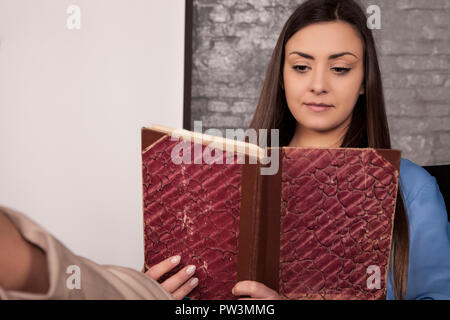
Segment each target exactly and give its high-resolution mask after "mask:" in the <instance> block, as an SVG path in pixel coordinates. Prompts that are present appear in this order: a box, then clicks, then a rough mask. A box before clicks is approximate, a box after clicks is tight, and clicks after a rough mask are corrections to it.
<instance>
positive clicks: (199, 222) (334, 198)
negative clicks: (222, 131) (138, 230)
mask: <svg viewBox="0 0 450 320" xmlns="http://www.w3.org/2000/svg"><path fill="white" fill-rule="evenodd" d="M142 142H143V143H142V149H143V150H142V160H143V200H144V246H145V262H146V265H147V266H151V265H154V264H156V263H158V262H160V261H162V260H163V259H165V258H167V257H170V256H172V255H176V254H180V255H181V256H182V263H181V264H180V267H181V265H183V266H184V265H187V264H195V265H196V266H197V271H196V276H197V277H198V278H199V280H200V281H199V285H198V287H197V288H196V289H194V291H193V292H192V293H191V294H190V297H191V298H193V299H233V296H232V294H231V289H232V287H233V286H234V284H235V283H236V281H239V280H246V279H249V280H257V281H261V282H263V283H265V284H266V285H268V286H269V287H271V288H273V289H275V290H277V291H278V292H280V294H282V295H283V296H285V297H288V298H293V299H294V298H295V299H385V297H386V285H387V272H388V263H389V254H390V246H391V238H392V227H393V221H394V211H395V202H396V195H397V186H398V171H399V164H400V156H401V152H400V151H398V150H374V149H300V148H281V149H280V150H279V151H280V152H279V153H278V155H279V160H280V170H279V171H278V173H277V174H276V175H274V176H262V175H260V174H259V169H260V167H261V166H262V165H261V164H248V163H249V161H248V158H247V159H246V160H247V161H245V164H239V163H238V161H237V160H238V158H239V156H238V155H236V154H229V153H226V152H224V151H221V150H216V151H217V152H218V154H219V157H221V158H222V159H223V163H224V164H211V165H208V164H205V163H203V164H194V158H193V157H192V160H193V161H192V162H193V163H192V164H179V165H176V164H174V163H173V162H172V161H171V157H170V155H171V152H172V150H173V148H174V147H175V146H176V145H177V144H178V143H180V142H181V140H180V141H177V140H175V141H173V140H172V139H171V137H169V136H167V135H166V134H162V133H160V132H156V131H154V130H151V129H146V128H143V130H142ZM182 143H186V144H190V145H191V146H192V148H193V149H194V143H191V142H182ZM197 147H201V150H202V151H205V149H207V148H209V147H206V146H204V145H200V146H199V145H197ZM193 149H192V150H193ZM207 151H209V150H207ZM213 154H214V152H213ZM227 157H228V158H232V159H233V163H232V164H225V163H226V158H227ZM197 160H199V159H197ZM369 266H377V267H379V268H380V272H381V274H380V278H381V279H380V284H381V287H380V289H376V288H375V289H369V288H368V286H367V279H368V278H369V276H370V275H371V274H368V273H367V267H369ZM180 267H178V268H177V269H175V270H174V271H173V272H172V273H170V274H169V275H168V276H170V275H171V274H174V273H175V272H177V271H178V270H179V268H180Z"/></svg>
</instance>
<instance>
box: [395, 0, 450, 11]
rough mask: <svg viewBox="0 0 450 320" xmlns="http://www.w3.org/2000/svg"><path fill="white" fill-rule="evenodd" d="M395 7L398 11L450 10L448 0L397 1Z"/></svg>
mask: <svg viewBox="0 0 450 320" xmlns="http://www.w3.org/2000/svg"><path fill="white" fill-rule="evenodd" d="M395 2H396V3H397V7H398V8H399V9H400V10H412V9H426V10H430V9H436V10H440V9H450V2H449V1H448V0H432V1H430V0H397V1H395Z"/></svg>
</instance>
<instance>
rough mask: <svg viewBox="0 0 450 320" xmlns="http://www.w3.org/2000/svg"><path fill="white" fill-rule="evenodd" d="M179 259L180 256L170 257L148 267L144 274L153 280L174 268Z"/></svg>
mask: <svg viewBox="0 0 450 320" xmlns="http://www.w3.org/2000/svg"><path fill="white" fill-rule="evenodd" d="M180 260H181V257H180V256H173V257H170V258H168V259H166V260H164V261H162V262H160V263H158V264H155V265H154V266H152V267H151V268H150V269H148V271H147V272H146V273H145V274H146V275H148V276H149V277H150V278H152V279H154V280H158V279H159V278H161V277H162V276H163V275H164V274H166V273H167V272H169V271H170V270H172V269H173V268H175V267H176V266H177V265H178V264H179V263H180Z"/></svg>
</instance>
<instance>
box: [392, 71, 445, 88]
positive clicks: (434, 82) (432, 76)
mask: <svg viewBox="0 0 450 320" xmlns="http://www.w3.org/2000/svg"><path fill="white" fill-rule="evenodd" d="M447 78H448V75H447V74H439V73H435V72H433V73H432V72H430V73H421V74H417V73H412V72H411V73H395V72H390V73H385V74H384V75H383V84H384V86H385V88H407V89H412V88H417V87H435V86H443V85H444V82H445V81H446V79H447Z"/></svg>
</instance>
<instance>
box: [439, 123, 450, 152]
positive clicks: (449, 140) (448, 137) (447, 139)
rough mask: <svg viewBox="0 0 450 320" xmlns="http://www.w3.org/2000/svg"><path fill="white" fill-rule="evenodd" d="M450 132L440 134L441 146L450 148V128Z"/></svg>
mask: <svg viewBox="0 0 450 320" xmlns="http://www.w3.org/2000/svg"><path fill="white" fill-rule="evenodd" d="M448 130H449V131H448V132H441V133H439V143H440V144H441V146H445V147H448V148H450V128H449V129H448Z"/></svg>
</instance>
